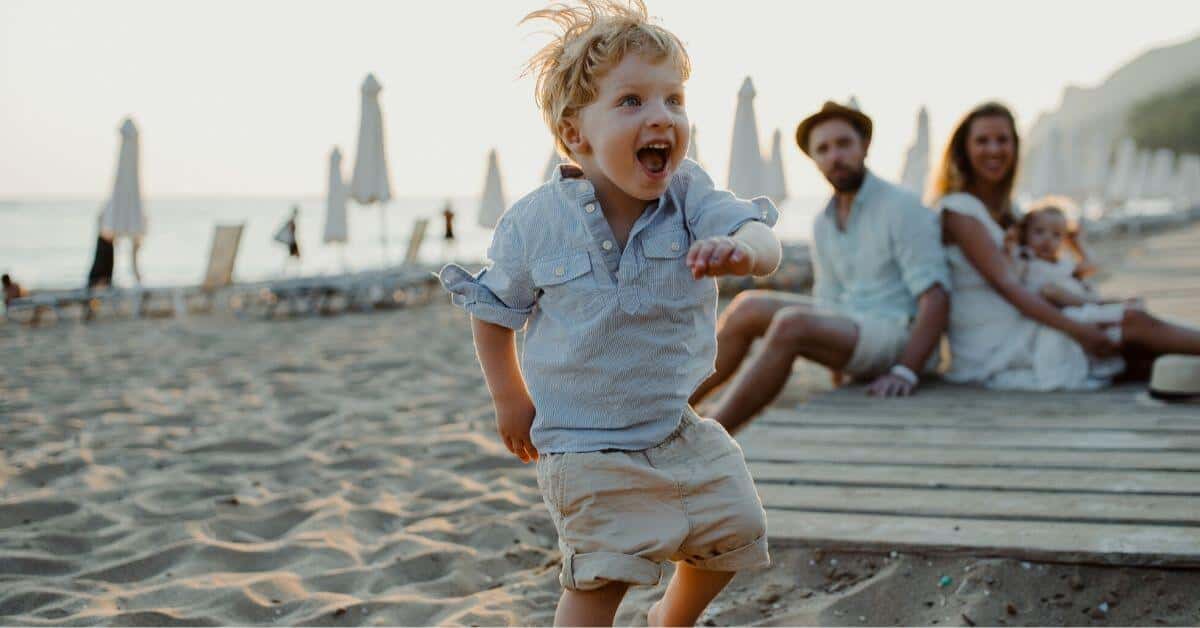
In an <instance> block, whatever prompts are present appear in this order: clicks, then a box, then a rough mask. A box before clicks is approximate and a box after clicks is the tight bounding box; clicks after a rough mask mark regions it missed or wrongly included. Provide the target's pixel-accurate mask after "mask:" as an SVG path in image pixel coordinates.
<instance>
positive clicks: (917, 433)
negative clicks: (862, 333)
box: [747, 425, 1200, 454]
mask: <svg viewBox="0 0 1200 628" xmlns="http://www.w3.org/2000/svg"><path fill="white" fill-rule="evenodd" d="M769 429H770V438H771V439H772V440H773V439H774V438H776V437H782V436H787V437H792V438H794V439H801V440H803V441H805V442H808V443H825V444H830V445H855V444H862V445H876V444H877V445H891V446H893V447H905V446H943V447H959V448H970V449H987V448H1005V449H1030V450H1041V451H1068V450H1087V451H1103V450H1118V451H1139V452H1143V453H1147V452H1154V451H1163V452H1184V453H1193V454H1196V453H1200V436H1198V435H1169V434H1168V435H1159V434H1141V433H1136V432H1101V431H1094V430H1089V431H1077V432H1072V433H1070V434H1053V435H1049V434H1047V433H1046V432H1044V431H1042V430H1012V431H1007V432H999V431H976V430H962V429H956V428H954V427H937V428H909V429H904V430H896V429H883V428H879V427H872V428H856V427H809V426H805V425H790V426H786V427H782V426H776V427H773V428H769ZM762 433H763V432H754V433H747V438H748V439H755V438H758V439H761V438H762V437H761V436H758V435H759V434H762ZM748 442H755V443H756V444H757V441H753V440H752V441H748Z"/></svg>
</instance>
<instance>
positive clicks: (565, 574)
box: [559, 552, 662, 591]
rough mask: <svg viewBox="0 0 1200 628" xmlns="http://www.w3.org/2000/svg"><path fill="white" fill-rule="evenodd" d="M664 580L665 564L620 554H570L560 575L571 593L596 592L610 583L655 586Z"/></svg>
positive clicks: (564, 586) (564, 560)
mask: <svg viewBox="0 0 1200 628" xmlns="http://www.w3.org/2000/svg"><path fill="white" fill-rule="evenodd" d="M660 579H662V565H660V564H658V563H656V562H654V561H652V560H649V559H647V558H642V557H640V556H631V555H629V554H618V553H616V552H589V553H587V554H571V553H568V554H567V555H566V556H564V557H563V566H562V573H561V574H559V582H561V583H562V586H563V588H564V589H567V590H570V591H593V590H595V589H599V588H600V587H602V586H604V585H605V584H608V583H609V582H626V583H629V584H643V585H655V584H658V581H659V580H660Z"/></svg>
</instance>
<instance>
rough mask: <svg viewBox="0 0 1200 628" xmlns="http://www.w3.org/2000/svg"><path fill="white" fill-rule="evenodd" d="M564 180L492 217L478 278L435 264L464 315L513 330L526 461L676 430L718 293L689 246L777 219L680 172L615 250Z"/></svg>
mask: <svg viewBox="0 0 1200 628" xmlns="http://www.w3.org/2000/svg"><path fill="white" fill-rule="evenodd" d="M566 168H570V167H569V166H568V167H566ZM563 170H564V168H563V167H560V168H559V169H557V171H556V172H555V175H554V176H553V178H551V180H550V181H548V182H547V183H545V184H544V185H542V186H541V187H539V188H538V189H536V190H534V191H533V192H531V193H530V194H529V195H527V196H525V197H524V198H522V199H521V200H519V201H517V202H516V204H514V205H513V206H512V208H511V209H509V210H508V211H507V212H505V214H504V216H503V217H501V218H500V222H499V224H498V225H497V226H496V233H495V235H494V236H493V239H492V245H491V248H490V249H489V250H488V258H489V259H490V260H491V264H490V265H489V266H488V267H487V268H485V269H484V270H482V271H480V272H479V274H477V275H474V276H472V275H470V274H469V273H467V271H466V270H464V269H463V268H462V267H460V266H456V265H453V264H451V265H448V266H446V267H445V268H443V269H442V272H441V280H442V284H443V285H444V286H445V287H446V289H447V290H449V291H450V292H451V294H452V296H453V301H454V303H455V304H457V305H459V306H461V307H463V308H464V309H466V310H467V311H468V312H470V313H471V315H472V316H474V317H476V318H479V319H480V320H484V321H488V322H491V323H495V324H497V325H503V326H504V327H508V328H510V329H513V330H520V329H522V328H524V329H525V338H524V343H523V345H522V348H521V369H522V371H523V372H524V375H525V379H526V382H527V384H528V386H529V392H530V394H531V395H532V397H533V403H534V407H535V408H536V409H537V415H536V417H535V419H534V422H533V429H532V434H531V437H532V440H533V445H534V446H535V447H537V449H538V451H539V452H541V453H565V452H585V451H599V450H603V449H621V450H629V451H632V450H640V449H647V448H650V447H653V446H655V445H657V444H658V443H660V442H662V441H663V440H664V439H665V438H666V437H667V436H669V435H670V434H671V432H673V431H674V430H675V428H676V427H677V426H678V425H679V421H680V418H681V417H682V416H683V412H684V410H685V409H686V407H687V400H688V397H689V396H690V395H691V393H692V392H693V391H695V389H696V387H697V386H699V385H700V382H702V381H704V379H705V378H706V377H708V376H709V374H711V373H712V372H713V363H714V360H715V359H716V348H717V342H716V308H717V284H716V281H715V280H714V279H713V278H711V277H705V278H701V279H699V280H697V279H693V278H692V275H691V271H690V270H689V269H688V267H687V264H686V263H685V258H684V256H685V255H686V253H687V251H688V248H689V247H690V246H691V244H692V242H693V241H695V240H698V239H704V238H710V237H713V236H724V235H732V234H733V233H734V232H735V231H737V230H738V229H739V228H741V226H742V225H744V224H746V223H747V222H750V221H760V222H764V223H766V224H767V225H769V226H773V225H774V224H775V221H776V219H777V218H778V212H777V211H776V209H775V206H774V205H773V204H772V203H771V201H769V200H767V199H766V198H763V197H760V198H756V199H754V200H752V201H746V200H741V199H738V198H735V197H734V196H733V195H732V194H730V193H729V192H727V191H724V190H718V189H716V188H715V186H714V185H713V182H712V179H711V178H710V177H709V176H708V174H707V173H706V172H704V170H703V169H701V168H700V166H699V165H698V164H696V163H695V162H693V161H690V160H688V161H685V162H684V163H683V165H681V166H680V168H679V170H678V171H677V172H676V173H675V174H674V176H673V177H672V178H671V182H670V185H669V186H668V189H667V192H666V193H665V194H664V195H663V196H662V197H661V198H660V199H659V201H658V203H657V204H656V205H652V206H651V207H649V208H647V209H646V211H645V212H644V213H643V214H642V215H641V216H640V217H639V218H638V219H637V222H635V223H634V225H633V229H632V230H631V231H630V233H629V241H628V243H627V244H626V245H625V248H624V249H623V250H622V249H621V248H620V246H619V245H618V243H617V239H616V238H615V237H614V236H613V232H612V229H611V228H610V227H609V225H608V221H607V220H606V219H605V218H604V212H603V211H601V209H600V205H599V203H598V202H597V200H596V191H595V189H594V188H593V187H592V185H591V183H589V182H588V181H587V180H586V179H582V178H564V176H563Z"/></svg>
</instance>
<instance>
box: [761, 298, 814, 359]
mask: <svg viewBox="0 0 1200 628" xmlns="http://www.w3.org/2000/svg"><path fill="white" fill-rule="evenodd" d="M818 327H819V323H817V321H816V317H815V316H814V315H813V314H812V312H810V311H809V310H808V309H807V308H804V307H785V308H783V309H781V310H779V311H778V312H776V313H775V316H774V317H773V318H772V319H771V325H770V327H769V328H768V329H767V341H768V342H769V343H771V345H772V346H780V347H788V348H791V349H794V348H796V347H799V346H802V345H803V344H804V343H806V342H809V341H811V340H812V339H813V337H814V336H815V335H816V334H817V328H818Z"/></svg>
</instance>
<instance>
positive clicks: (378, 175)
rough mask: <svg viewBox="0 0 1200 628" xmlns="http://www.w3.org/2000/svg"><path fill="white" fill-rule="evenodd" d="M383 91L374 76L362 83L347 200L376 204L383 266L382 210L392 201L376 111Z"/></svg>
mask: <svg viewBox="0 0 1200 628" xmlns="http://www.w3.org/2000/svg"><path fill="white" fill-rule="evenodd" d="M382 89H383V87H382V86H381V85H380V84H379V81H377V80H375V75H374V74H368V75H367V78H366V79H365V80H364V81H363V84H362V117H361V118H360V120H359V125H358V152H357V153H356V154H355V157H354V176H353V178H352V179H351V181H350V197H351V198H353V199H354V200H355V201H358V202H359V203H361V204H363V205H371V204H375V203H378V204H379V225H380V230H379V241H380V244H381V246H382V247H383V257H384V262H385V263H386V261H387V214H386V213H385V211H384V209H385V207H386V205H387V202H388V201H390V200H392V184H391V182H390V181H389V180H388V168H387V152H386V151H385V150H384V146H383V112H382V111H381V110H380V108H379V92H380V91H381V90H382Z"/></svg>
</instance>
